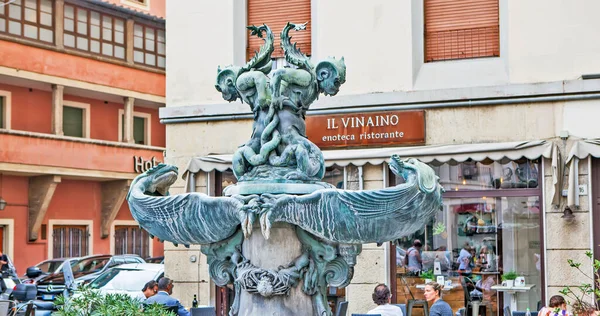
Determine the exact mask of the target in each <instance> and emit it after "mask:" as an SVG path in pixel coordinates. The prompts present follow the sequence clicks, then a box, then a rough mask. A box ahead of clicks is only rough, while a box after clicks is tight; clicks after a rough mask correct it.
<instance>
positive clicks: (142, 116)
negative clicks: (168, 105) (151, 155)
mask: <svg viewBox="0 0 600 316" xmlns="http://www.w3.org/2000/svg"><path fill="white" fill-rule="evenodd" d="M123 113H124V111H123V110H119V126H120V127H119V141H120V142H122V141H123V139H124V135H125V124H123V122H124V121H125V115H124V114H123ZM150 117H151V115H150V114H148V113H142V112H133V140H134V142H135V143H136V144H138V145H150V137H151V132H150Z"/></svg>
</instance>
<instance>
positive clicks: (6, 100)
mask: <svg viewBox="0 0 600 316" xmlns="http://www.w3.org/2000/svg"><path fill="white" fill-rule="evenodd" d="M11 95H12V93H11V92H10V91H4V90H0V128H4V129H10V116H11V115H10V103H11Z"/></svg>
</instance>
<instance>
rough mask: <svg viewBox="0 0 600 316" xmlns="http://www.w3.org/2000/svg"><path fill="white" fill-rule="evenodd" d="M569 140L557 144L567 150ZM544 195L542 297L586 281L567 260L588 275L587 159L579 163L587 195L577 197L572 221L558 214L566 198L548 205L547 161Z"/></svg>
mask: <svg viewBox="0 0 600 316" xmlns="http://www.w3.org/2000/svg"><path fill="white" fill-rule="evenodd" d="M572 143H573V142H572V141H569V142H568V143H564V144H561V147H563V148H564V149H570V147H571V146H572ZM544 167H545V174H544V177H545V184H546V187H545V194H546V197H547V198H546V201H545V202H546V219H545V223H544V225H545V233H546V234H545V235H546V287H547V292H546V298H547V299H548V298H550V297H551V296H552V295H557V294H560V293H559V291H560V290H562V289H563V288H564V287H565V286H577V285H581V284H582V283H583V282H586V283H587V282H589V281H588V280H586V278H585V276H583V275H582V274H581V272H579V271H577V270H576V269H574V268H571V267H570V266H569V264H568V263H567V260H568V259H573V260H574V261H575V262H580V263H582V267H581V269H582V270H583V271H585V272H586V273H587V274H588V275H592V265H591V263H592V262H591V260H590V259H589V258H587V257H586V256H585V252H586V251H588V250H590V249H591V248H592V236H591V234H592V232H593V227H592V224H591V214H590V203H589V199H590V195H589V194H591V192H590V191H589V179H590V178H589V170H588V168H589V163H588V160H587V159H584V160H581V161H580V162H579V170H578V171H579V184H580V185H588V195H582V196H580V197H579V198H580V206H579V208H578V209H574V210H573V211H574V215H575V221H574V222H573V223H566V222H565V221H564V220H563V219H562V218H561V216H562V215H563V210H564V207H565V206H566V205H567V200H566V198H563V199H562V200H561V204H560V206H558V207H556V206H552V205H551V204H550V203H551V201H550V200H549V199H550V198H549V196H550V193H551V190H550V184H551V183H552V180H551V171H550V161H549V160H546V161H545V165H544ZM568 176H569V170H568V169H566V170H565V177H564V183H563V188H564V189H566V188H567V179H568Z"/></svg>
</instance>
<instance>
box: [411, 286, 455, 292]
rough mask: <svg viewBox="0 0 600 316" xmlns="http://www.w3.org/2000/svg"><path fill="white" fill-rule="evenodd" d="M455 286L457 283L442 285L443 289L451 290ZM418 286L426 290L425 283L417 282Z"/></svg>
mask: <svg viewBox="0 0 600 316" xmlns="http://www.w3.org/2000/svg"><path fill="white" fill-rule="evenodd" d="M455 287H456V285H454V284H452V285H444V286H443V287H442V291H450V290H452V289H453V288H455ZM416 288H417V289H420V290H424V289H425V284H417V286H416Z"/></svg>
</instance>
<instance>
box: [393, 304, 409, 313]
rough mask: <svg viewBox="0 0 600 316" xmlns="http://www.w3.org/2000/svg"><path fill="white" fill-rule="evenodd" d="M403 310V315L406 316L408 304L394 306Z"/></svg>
mask: <svg viewBox="0 0 600 316" xmlns="http://www.w3.org/2000/svg"><path fill="white" fill-rule="evenodd" d="M394 305H396V306H398V307H400V309H401V310H402V315H406V304H394Z"/></svg>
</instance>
